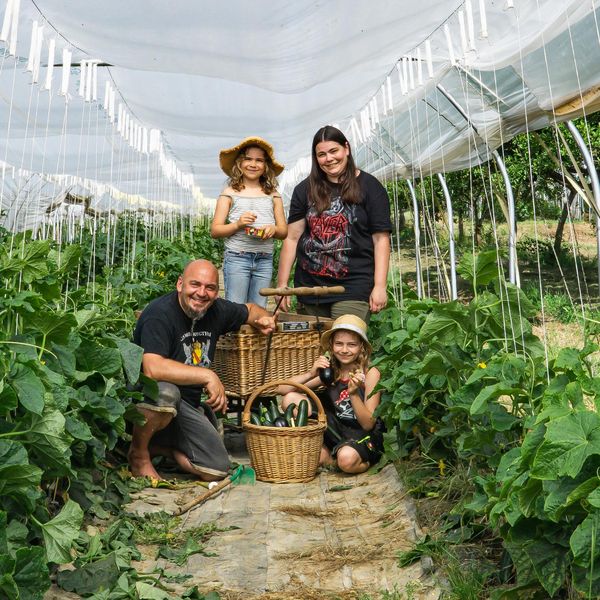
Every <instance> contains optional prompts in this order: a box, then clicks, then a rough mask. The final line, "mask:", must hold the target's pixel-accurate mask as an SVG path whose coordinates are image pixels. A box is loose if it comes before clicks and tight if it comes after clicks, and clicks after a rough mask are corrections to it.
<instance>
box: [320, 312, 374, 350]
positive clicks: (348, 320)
mask: <svg viewBox="0 0 600 600" xmlns="http://www.w3.org/2000/svg"><path fill="white" fill-rule="evenodd" d="M336 331H351V332H352V333H356V335H358V336H359V337H360V338H361V339H362V340H363V342H364V343H365V345H366V346H367V348H368V350H369V352H371V343H370V342H369V339H368V338H367V324H366V323H365V322H364V321H363V320H362V319H361V318H360V317H357V316H356V315H342V316H341V317H338V318H337V319H336V320H335V321H334V322H333V325H332V326H331V329H328V330H327V331H326V332H325V333H324V334H323V335H322V336H321V351H323V352H326V351H327V350H329V340H330V339H331V336H332V335H333V334H334V333H335V332H336Z"/></svg>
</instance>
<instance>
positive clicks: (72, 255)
mask: <svg viewBox="0 0 600 600" xmlns="http://www.w3.org/2000/svg"><path fill="white" fill-rule="evenodd" d="M48 256H49V258H50V260H52V261H53V262H54V263H55V264H56V266H57V267H58V271H59V272H60V273H67V272H68V271H69V270H71V269H73V268H74V267H76V266H77V264H78V263H79V258H80V256H81V246H79V245H75V244H73V245H70V246H62V247H61V248H60V250H51V251H50V253H49V255H48Z"/></svg>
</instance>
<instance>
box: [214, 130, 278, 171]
mask: <svg viewBox="0 0 600 600" xmlns="http://www.w3.org/2000/svg"><path fill="white" fill-rule="evenodd" d="M250 146H257V147H258V148H262V149H263V150H264V151H265V154H266V155H267V156H268V157H269V159H270V161H271V164H272V166H273V171H274V172H275V175H276V176H277V175H281V172H282V171H283V169H285V167H284V166H283V165H282V164H281V163H280V162H277V161H276V160H275V151H274V150H273V146H271V144H269V142H267V141H266V140H263V139H262V138H259V137H247V138H246V139H245V140H242V141H241V142H240V143H239V144H238V145H237V146H233V148H227V149H226V150H221V152H219V164H220V165H221V169H223V171H225V174H226V175H229V176H230V177H231V170H232V169H233V165H234V164H235V159H236V158H237V156H238V154H239V153H240V151H242V150H243V149H244V148H248V147H250Z"/></svg>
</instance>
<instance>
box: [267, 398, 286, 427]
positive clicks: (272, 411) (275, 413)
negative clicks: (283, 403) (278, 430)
mask: <svg viewBox="0 0 600 600" xmlns="http://www.w3.org/2000/svg"><path fill="white" fill-rule="evenodd" d="M269 416H270V417H271V421H273V423H274V422H275V421H276V419H278V418H279V417H282V416H283V413H282V412H281V411H280V410H279V406H278V405H277V400H271V404H270V405H269Z"/></svg>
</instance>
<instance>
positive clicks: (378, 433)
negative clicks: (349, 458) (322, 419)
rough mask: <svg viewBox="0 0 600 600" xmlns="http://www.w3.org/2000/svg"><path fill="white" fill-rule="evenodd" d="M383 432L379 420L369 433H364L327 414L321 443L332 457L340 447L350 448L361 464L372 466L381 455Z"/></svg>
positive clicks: (359, 428)
mask: <svg viewBox="0 0 600 600" xmlns="http://www.w3.org/2000/svg"><path fill="white" fill-rule="evenodd" d="M383 432H384V426H383V422H382V421H381V420H380V419H377V422H376V423H375V427H373V429H372V430H371V431H366V430H365V429H363V428H362V427H353V426H352V425H350V424H348V423H344V422H343V421H341V420H340V419H338V418H337V417H336V416H335V415H334V414H331V413H330V412H328V413H327V430H326V431H325V436H324V439H323V443H324V444H325V446H326V447H327V448H328V449H329V451H330V452H331V456H333V457H335V455H336V454H337V452H338V450H339V449H340V448H341V447H342V446H350V447H351V448H354V449H355V450H356V451H357V452H358V455H359V456H360V458H361V459H362V461H363V462H368V463H369V464H370V465H374V464H375V463H377V462H378V461H379V459H380V458H381V455H382V453H383Z"/></svg>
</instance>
